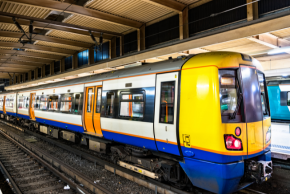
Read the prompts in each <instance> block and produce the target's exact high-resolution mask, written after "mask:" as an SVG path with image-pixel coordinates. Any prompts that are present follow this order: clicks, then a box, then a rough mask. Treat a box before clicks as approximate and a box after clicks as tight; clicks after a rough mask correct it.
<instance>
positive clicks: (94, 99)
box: [84, 86, 103, 136]
mask: <svg viewBox="0 0 290 194" xmlns="http://www.w3.org/2000/svg"><path fill="white" fill-rule="evenodd" d="M101 99H102V87H101V86H91V87H87V88H86V100H85V113H84V122H85V126H86V131H87V132H90V133H94V134H95V135H97V136H103V133H102V130H101V122H100V121H101V119H100V118H101V114H100V113H101Z"/></svg>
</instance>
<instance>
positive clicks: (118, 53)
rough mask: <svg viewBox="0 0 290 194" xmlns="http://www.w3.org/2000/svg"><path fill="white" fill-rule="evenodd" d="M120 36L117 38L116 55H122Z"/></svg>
mask: <svg viewBox="0 0 290 194" xmlns="http://www.w3.org/2000/svg"><path fill="white" fill-rule="evenodd" d="M120 41H121V40H120V37H117V38H116V57H119V56H120V55H121V46H120Z"/></svg>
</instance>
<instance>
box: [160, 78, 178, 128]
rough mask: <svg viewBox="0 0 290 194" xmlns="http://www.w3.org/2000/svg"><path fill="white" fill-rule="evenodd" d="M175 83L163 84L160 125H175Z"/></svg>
mask: <svg viewBox="0 0 290 194" xmlns="http://www.w3.org/2000/svg"><path fill="white" fill-rule="evenodd" d="M174 99H175V81H170V82H162V83H161V98H160V116H159V118H160V120H159V122H160V123H168V124H173V119H174Z"/></svg>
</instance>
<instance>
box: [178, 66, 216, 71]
mask: <svg viewBox="0 0 290 194" xmlns="http://www.w3.org/2000/svg"><path fill="white" fill-rule="evenodd" d="M203 67H216V68H218V67H217V66H215V65H208V66H201V67H189V68H185V69H182V70H188V69H196V68H203Z"/></svg>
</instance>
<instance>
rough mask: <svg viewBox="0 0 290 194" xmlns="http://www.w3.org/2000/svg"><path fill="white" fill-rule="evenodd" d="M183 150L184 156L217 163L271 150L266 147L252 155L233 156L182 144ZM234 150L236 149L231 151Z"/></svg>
mask: <svg viewBox="0 0 290 194" xmlns="http://www.w3.org/2000/svg"><path fill="white" fill-rule="evenodd" d="M181 150H182V153H183V155H184V156H188V157H192V158H194V159H198V160H205V161H210V162H217V163H230V162H236V161H240V160H243V159H247V158H253V157H256V156H259V155H261V154H263V153H265V152H267V151H269V147H268V148H266V149H264V150H263V151H261V152H258V153H256V154H251V155H238V156H231V155H223V154H217V153H214V152H208V151H204V150H199V149H195V148H186V147H183V146H181ZM230 152H234V151H229V153H230Z"/></svg>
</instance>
